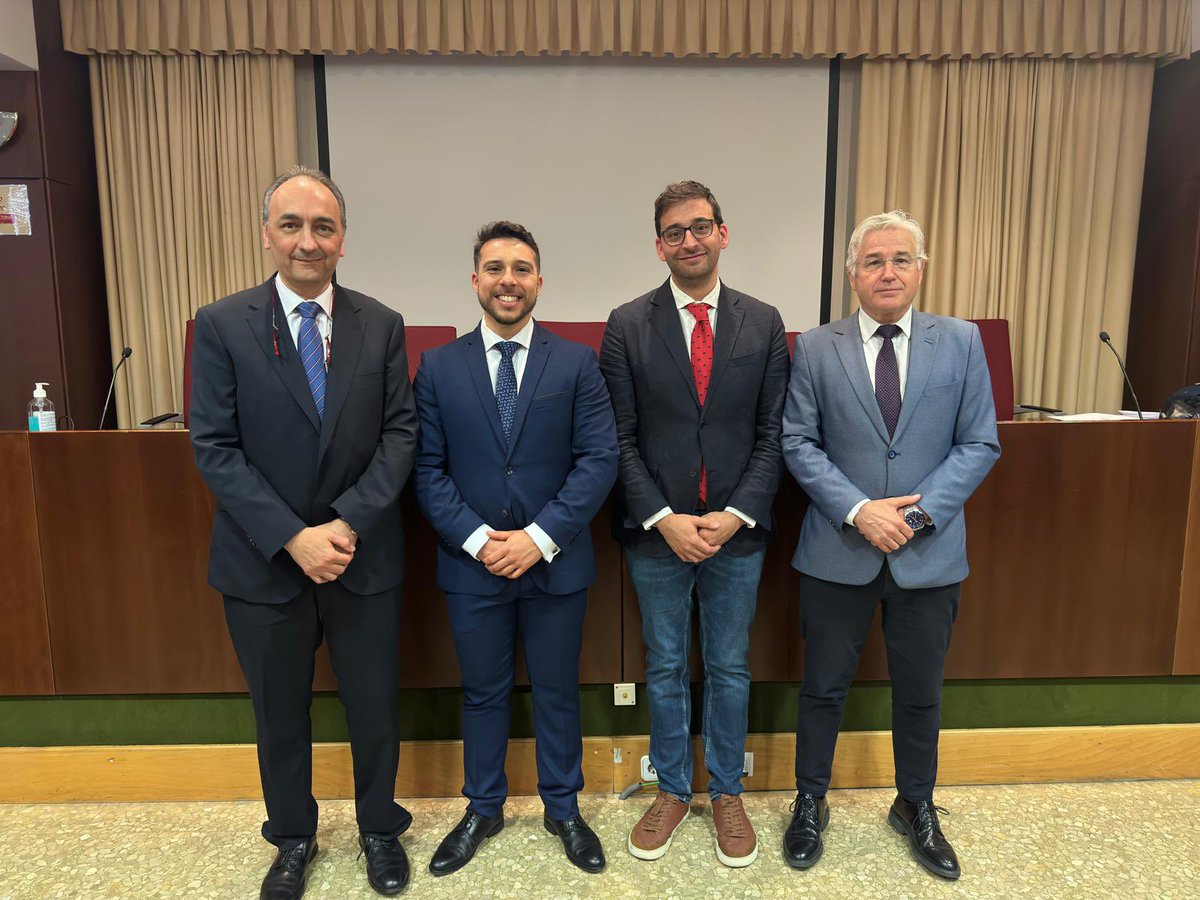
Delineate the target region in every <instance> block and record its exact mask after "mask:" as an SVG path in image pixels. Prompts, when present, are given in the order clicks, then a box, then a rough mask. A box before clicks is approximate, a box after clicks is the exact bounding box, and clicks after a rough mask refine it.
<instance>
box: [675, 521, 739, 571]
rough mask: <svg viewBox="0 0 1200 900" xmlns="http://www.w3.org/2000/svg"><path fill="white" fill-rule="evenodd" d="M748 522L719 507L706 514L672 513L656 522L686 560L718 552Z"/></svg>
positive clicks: (676, 550)
mask: <svg viewBox="0 0 1200 900" xmlns="http://www.w3.org/2000/svg"><path fill="white" fill-rule="evenodd" d="M744 524H745V522H743V521H742V520H741V519H739V518H738V517H737V516H735V515H734V514H733V513H731V512H725V511H724V510H717V511H715V512H710V513H706V514H705V515H703V516H689V515H684V514H683V513H670V514H669V515H666V516H663V517H662V518H661V519H659V520H658V521H657V522H655V523H654V527H655V528H657V529H658V531H659V533H660V534H661V535H662V536H663V538H664V539H665V540H666V542H667V545H668V546H669V547H670V548H671V549H672V550H673V551H674V552H675V555H676V556H678V557H679V558H680V559H681V560H683V561H684V562H687V563H698V562H703V561H704V560H706V559H708V558H709V557H711V556H713V555H714V554H716V552H717V551H718V550H720V549H721V547H722V546H723V545H724V544H725V542H726V541H728V540H729V539H730V538H731V537H733V535H734V533H735V532H736V531H737V530H738V529H739V528H741V527H742V526H743V525H744Z"/></svg>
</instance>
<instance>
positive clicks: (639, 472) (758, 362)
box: [600, 181, 788, 867]
mask: <svg viewBox="0 0 1200 900" xmlns="http://www.w3.org/2000/svg"><path fill="white" fill-rule="evenodd" d="M654 232H655V235H656V239H655V242H654V243H655V248H656V249H657V251H658V257H659V259H661V260H662V261H663V262H665V263H666V264H667V268H669V269H670V270H671V277H670V278H668V279H667V281H665V282H664V283H663V284H662V285H660V286H659V287H658V288H656V289H655V290H653V291H651V292H650V293H648V294H644V295H643V296H641V297H638V298H637V299H636V300H632V301H630V302H629V303H626V304H625V305H624V306H621V307H618V308H617V309H615V310H613V312H612V315H610V316H609V318H608V326H607V328H606V330H605V333H604V342H603V345H602V346H601V348H600V368H601V370H602V371H603V372H604V377H605V379H606V380H607V381H608V390H609V393H610V394H611V395H612V402H613V410H614V412H615V413H616V417H617V440H618V447H619V450H620V458H619V476H618V482H617V483H618V491H617V506H616V510H615V518H614V525H613V531H614V534H615V536H616V538H617V540H618V541H620V542H621V544H622V545H623V546H624V548H625V552H626V559H627V560H628V563H629V574H630V576H631V578H632V579H633V584H634V587H635V588H636V589H637V594H638V604H639V606H640V607H641V611H642V639H643V641H644V642H645V644H646V695H647V698H648V702H649V705H650V761H651V763H652V764H653V765H654V768H655V769H656V770H657V772H658V779H659V794H658V797H657V798H656V799H655V801H654V803H653V804H652V805H651V806H650V808H649V809H648V810H647V812H646V814H645V815H644V816H642V818H641V820H640V821H639V822H638V824H637V825H636V826H635V827H634V829H633V831H632V832H631V833H630V835H629V839H628V841H627V843H626V848H627V849H628V850H629V852H630V853H631V854H632V855H633V856H635V857H637V858H638V859H646V860H651V859H658V858H659V857H661V856H663V855H664V854H665V853H666V852H667V850H668V848H669V847H670V845H671V840H672V837H673V835H674V833H675V829H676V828H678V827H679V825H680V824H681V823H682V822H683V820H684V819H685V818H686V817H687V815H688V809H689V804H690V802H691V799H692V742H691V733H690V729H691V710H690V699H691V691H690V685H689V677H688V650H689V648H688V642H689V640H690V637H691V627H692V626H691V620H692V594H693V591H695V592H696V594H697V595H698V597H699V606H700V641H701V646H702V650H703V657H704V741H705V765H706V767H707V768H708V772H709V776H710V780H709V785H708V793H709V796H710V798H711V800H712V805H713V824H714V827H715V830H716V853H717V858H718V859H719V860H720V861H721V862H722V863H724V864H725V865H727V866H734V867H739V866H748V865H750V863H752V862H753V861H754V859H755V857H756V856H757V855H758V841H757V838H756V836H755V834H754V828H753V826H752V825H751V824H750V820H749V818H748V817H747V816H746V812H745V809H744V807H743V806H742V800H741V793H742V783H741V781H742V767H743V760H744V753H745V749H746V724H747V712H748V704H749V697H750V667H749V662H748V653H749V646H750V632H749V629H750V623H751V622H752V621H753V619H754V609H755V605H756V600H757V595H758V582H759V576H760V575H761V573H762V563H763V554H764V548H765V545H766V542H767V540H768V538H769V537H770V534H771V530H772V528H773V527H774V522H773V521H772V518H771V506H772V503H773V502H774V500H775V492H776V491H777V490H778V488H779V479H780V475H781V473H782V466H781V465H780V450H779V428H780V416H781V414H782V409H783V394H784V389H785V385H786V382H787V366H788V354H787V339H786V337H785V334H784V330H783V320H782V319H781V318H780V317H779V312H778V311H777V310H776V309H775V308H774V307H773V306H768V305H767V304H765V303H762V302H760V301H758V300H755V299H754V298H753V297H750V296H747V295H746V294H742V293H740V292H738V291H735V290H733V289H731V288H729V287H728V286H726V285H724V284H722V283H721V281H720V279H719V277H718V275H717V260H718V259H719V257H720V255H721V251H722V250H723V249H725V247H726V246H728V244H729V228H728V227H727V226H726V224H725V222H724V219H723V218H722V216H721V207H720V206H719V205H718V203H717V200H716V197H714V196H713V194H712V191H710V190H709V189H708V188H706V187H705V186H704V185H702V184H700V183H699V182H695V181H684V182H680V183H679V184H672V185H669V186H668V187H667V189H666V190H665V191H663V193H662V194H661V195H659V197H658V199H657V200H656V201H655V204H654Z"/></svg>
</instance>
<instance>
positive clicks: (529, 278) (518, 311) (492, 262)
mask: <svg viewBox="0 0 1200 900" xmlns="http://www.w3.org/2000/svg"><path fill="white" fill-rule="evenodd" d="M471 286H472V287H473V288H474V289H475V294H476V295H477V296H478V297H479V305H480V306H481V307H483V315H484V317H485V318H486V319H487V320H488V327H490V328H491V329H492V331H494V332H495V333H496V334H498V335H500V337H502V338H510V337H512V336H513V335H514V334H516V333H517V332H518V331H520V330H521V329H522V328H524V327H525V323H526V322H528V321H529V317H530V316H531V315H533V307H534V306H535V305H536V304H537V298H538V293H539V292H540V291H541V289H542V276H541V275H540V274H538V266H537V257H536V256H535V255H534V252H533V248H532V247H530V246H529V245H528V244H526V243H525V242H524V241H519V240H517V239H516V238H495V239H493V240H490V241H488V242H487V243H486V244H484V245H483V246H482V247H480V248H479V265H478V267H477V268H476V270H475V271H474V272H472V273H471Z"/></svg>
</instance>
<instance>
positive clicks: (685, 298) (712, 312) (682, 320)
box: [642, 278, 758, 531]
mask: <svg viewBox="0 0 1200 900" xmlns="http://www.w3.org/2000/svg"><path fill="white" fill-rule="evenodd" d="M671 296H673V297H674V298H675V308H676V309H678V310H679V324H680V325H682V326H683V343H684V344H685V345H686V346H687V348H688V353H691V352H692V331H693V330H694V329H695V327H696V317H695V316H693V315H692V314H691V313H690V312H688V310H687V306H688V304H690V303H703V304H705V305H706V306H707V307H708V330H709V331H710V332H712V336H713V346H714V347H715V346H716V341H717V300H718V299H719V298H720V296H721V282H720V281H719V280H718V281H717V283H716V284H715V285H713V289H712V290H711V291H709V292H708V293H707V294H705V295H704V296H703V297H702V298H701V299H700V300H696V299H695V298H693V297H691V296H690V295H688V294H686V293H684V291H683V289H682V288H680V287H679V285H677V284H676V283H675V279H674V278H672V279H671ZM672 512H673V510H672V509H671V507H669V506H664V507H663V508H662V509H660V510H659V511H658V512H656V513H655V514H654V515H652V516H651V517H650V518H648V519H646V521H644V522H642V528H644V529H645V530H646V531H649V530H650V529H651V528H653V527H654V526H655V525H656V524H657V523H658V521H659V520H660V519H663V518H666V517H667V516H669V515H670V514H671V513H672ZM689 512H690V511H689ZM725 512H729V513H733V514H734V515H735V516H737V517H738V518H739V519H741V520H742V521H743V522H745V523H746V525H747V526H749V527H750V528H753V527H754V526H755V525H756V524H758V523H757V522H755V520H754V519H752V518H750V517H749V516H748V515H746V514H745V513H744V512H740V511H738V510H736V509H734V508H733V507H732V506H727V507H725Z"/></svg>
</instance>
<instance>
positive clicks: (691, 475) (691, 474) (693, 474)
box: [688, 472, 696, 478]
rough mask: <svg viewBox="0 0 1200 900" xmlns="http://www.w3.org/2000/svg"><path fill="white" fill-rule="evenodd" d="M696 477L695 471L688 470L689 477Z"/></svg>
mask: <svg viewBox="0 0 1200 900" xmlns="http://www.w3.org/2000/svg"><path fill="white" fill-rule="evenodd" d="M695 477H696V473H695V472H688V478H695Z"/></svg>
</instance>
